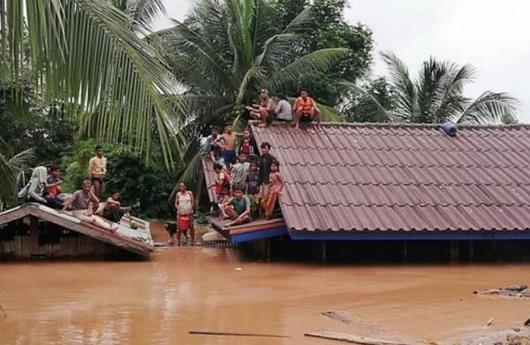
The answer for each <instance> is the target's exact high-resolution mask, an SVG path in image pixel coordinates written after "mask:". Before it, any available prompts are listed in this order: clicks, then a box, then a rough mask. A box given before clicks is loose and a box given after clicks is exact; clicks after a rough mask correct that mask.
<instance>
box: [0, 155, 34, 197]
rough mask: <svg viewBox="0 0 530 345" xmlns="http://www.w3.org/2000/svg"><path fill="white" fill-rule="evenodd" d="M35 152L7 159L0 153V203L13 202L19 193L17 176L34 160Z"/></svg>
mask: <svg viewBox="0 0 530 345" xmlns="http://www.w3.org/2000/svg"><path fill="white" fill-rule="evenodd" d="M33 156H34V150H33V149H29V150H25V151H22V152H20V153H18V154H16V155H14V156H13V157H6V156H5V155H4V154H2V153H1V152H0V179H1V180H2V183H1V185H0V201H2V202H10V201H13V200H14V199H15V197H16V193H17V176H18V174H19V172H20V171H22V170H23V169H24V168H25V167H26V164H27V163H28V162H29V161H30V160H31V159H32V158H33Z"/></svg>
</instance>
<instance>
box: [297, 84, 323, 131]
mask: <svg viewBox="0 0 530 345" xmlns="http://www.w3.org/2000/svg"><path fill="white" fill-rule="evenodd" d="M293 109H294V115H295V117H296V126H295V127H294V128H295V129H298V128H300V122H311V121H313V120H316V121H317V127H318V128H321V125H320V110H319V109H318V107H317V104H316V102H315V101H314V100H313V98H311V97H309V94H308V93H307V90H301V91H300V97H298V98H297V99H296V101H295V102H294V107H293Z"/></svg>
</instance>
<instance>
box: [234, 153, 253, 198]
mask: <svg viewBox="0 0 530 345" xmlns="http://www.w3.org/2000/svg"><path fill="white" fill-rule="evenodd" d="M249 168H250V163H249V162H247V155H246V154H244V153H240V154H239V157H238V159H237V163H236V164H234V165H232V169H231V170H230V172H231V176H230V177H231V178H232V190H234V188H235V187H237V188H239V189H241V190H245V183H246V180H247V175H248V170H249Z"/></svg>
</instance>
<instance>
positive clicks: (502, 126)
mask: <svg viewBox="0 0 530 345" xmlns="http://www.w3.org/2000/svg"><path fill="white" fill-rule="evenodd" d="M249 124H250V126H251V127H252V128H253V129H257V128H258V127H257V126H256V125H255V124H256V122H255V121H249ZM322 125H323V126H327V127H359V128H370V127H377V128H427V129H439V128H440V126H441V125H442V123H408V122H322ZM456 125H457V127H458V128H470V129H473V128H476V129H488V128H493V129H506V130H510V129H530V124H529V123H517V124H510V125H505V124H470V123H460V124H458V123H457V124H456ZM290 126H291V124H289V123H285V124H284V123H275V124H272V125H271V126H270V127H266V128H260V130H266V129H267V128H275V127H279V128H282V127H290Z"/></svg>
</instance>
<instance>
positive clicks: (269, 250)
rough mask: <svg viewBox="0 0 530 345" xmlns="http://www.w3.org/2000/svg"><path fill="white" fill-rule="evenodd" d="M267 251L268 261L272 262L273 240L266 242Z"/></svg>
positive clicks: (269, 239) (268, 239)
mask: <svg viewBox="0 0 530 345" xmlns="http://www.w3.org/2000/svg"><path fill="white" fill-rule="evenodd" d="M265 241H266V242H265V251H266V255H267V261H271V238H270V237H269V238H267V239H266V240H265Z"/></svg>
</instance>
